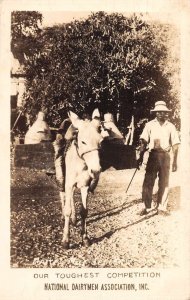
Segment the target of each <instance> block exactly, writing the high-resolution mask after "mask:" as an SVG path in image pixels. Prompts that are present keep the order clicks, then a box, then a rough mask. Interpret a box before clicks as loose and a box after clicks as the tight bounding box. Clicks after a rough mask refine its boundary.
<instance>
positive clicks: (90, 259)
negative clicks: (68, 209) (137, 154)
mask: <svg viewBox="0 0 190 300" xmlns="http://www.w3.org/2000/svg"><path fill="white" fill-rule="evenodd" d="M133 172H134V169H131V170H122V171H115V170H108V171H106V172H104V173H102V174H101V178H100V182H99V185H98V187H97V189H96V191H95V193H94V195H90V197H89V215H88V221H87V222H88V232H89V235H90V237H91V241H92V244H91V246H90V247H89V248H84V247H82V246H81V237H80V218H79V219H78V222H77V227H71V245H70V247H71V248H70V249H69V250H63V249H62V245H61V238H62V229H63V222H62V220H61V206H60V202H59V195H58V192H57V189H56V187H55V186H54V184H53V183H52V182H50V181H49V179H48V178H47V176H46V175H45V174H44V173H43V172H39V171H31V170H30V171H29V170H27V169H17V170H14V171H13V173H12V188H11V263H12V266H13V267H63V268H65V267H96V268H97V267H98V268H101V267H103V268H104V267H116V268H118V267H133V268H137V267H171V266H178V265H179V263H180V261H179V248H178V247H179V243H176V232H177V229H178V228H179V225H180V217H181V213H180V188H179V185H178V173H172V174H171V188H170V194H169V210H170V212H171V215H170V216H167V217H165V216H161V215H155V211H152V213H150V215H148V216H145V217H140V216H139V215H138V212H139V211H140V210H141V208H142V203H141V186H142V181H143V176H144V171H143V170H140V171H138V172H137V174H136V176H135V178H134V181H133V183H132V185H131V186H130V189H129V191H128V194H126V193H125V190H126V187H127V185H128V183H129V181H130V179H131V177H132V174H133ZM155 192H156V190H155ZM79 208H80V200H79V193H78V192H77V193H76V209H77V211H79Z"/></svg>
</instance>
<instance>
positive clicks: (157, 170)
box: [138, 101, 180, 216]
mask: <svg viewBox="0 0 190 300" xmlns="http://www.w3.org/2000/svg"><path fill="white" fill-rule="evenodd" d="M151 112H152V113H155V114H156V118H155V119H153V120H152V121H150V122H148V123H147V124H146V125H145V127H144V130H143V132H142V134H141V136H140V158H139V160H138V164H139V165H141V164H142V162H143V155H144V152H145V151H146V149H147V148H148V151H149V158H148V161H147V166H146V173H145V177H144V182H143V187H142V201H143V202H144V205H145V208H144V209H143V210H142V211H141V212H140V215H141V216H143V215H146V214H148V213H149V212H150V211H151V204H152V194H153V187H154V183H155V180H156V178H157V176H158V195H157V206H156V208H157V209H158V213H161V214H169V212H168V211H167V203H168V190H169V172H170V152H171V149H172V151H173V162H172V171H173V172H175V171H176V170H177V154H178V145H179V143H180V141H179V135H178V132H177V130H176V128H175V126H174V125H173V124H172V123H171V122H169V121H168V120H167V118H168V114H169V112H170V110H169V109H168V108H167V106H166V103H165V102H164V101H157V102H156V103H155V108H154V109H153V110H151Z"/></svg>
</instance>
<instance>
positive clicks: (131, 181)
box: [126, 168, 138, 193]
mask: <svg viewBox="0 0 190 300" xmlns="http://www.w3.org/2000/svg"><path fill="white" fill-rule="evenodd" d="M137 170H138V168H136V169H135V172H134V174H133V176H132V178H131V181H130V182H129V185H128V187H127V190H126V193H127V192H128V189H129V187H130V185H131V182H132V181H133V178H134V177H135V174H136V172H137Z"/></svg>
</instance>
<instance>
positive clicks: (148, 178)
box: [142, 150, 170, 208]
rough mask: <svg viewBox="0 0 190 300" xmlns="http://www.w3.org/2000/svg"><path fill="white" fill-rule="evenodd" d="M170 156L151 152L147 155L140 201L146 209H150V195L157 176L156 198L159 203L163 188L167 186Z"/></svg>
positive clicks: (159, 152) (165, 153)
mask: <svg viewBox="0 0 190 300" xmlns="http://www.w3.org/2000/svg"><path fill="white" fill-rule="evenodd" d="M169 171H170V155H169V153H168V152H164V151H162V152H161V151H154V150H153V151H151V152H150V154H149V158H148V162H147V166H146V173H145V178H144V182H143V188H142V201H143V202H144V203H145V207H146V208H151V202H152V193H153V187H154V183H155V180H156V178H157V176H158V198H157V203H158V204H159V203H161V201H162V196H163V194H164V191H165V188H166V187H168V185H169Z"/></svg>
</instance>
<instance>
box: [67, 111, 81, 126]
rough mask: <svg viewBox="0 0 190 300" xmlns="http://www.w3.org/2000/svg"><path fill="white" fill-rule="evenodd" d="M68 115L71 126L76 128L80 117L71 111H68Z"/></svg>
mask: <svg viewBox="0 0 190 300" xmlns="http://www.w3.org/2000/svg"><path fill="white" fill-rule="evenodd" d="M68 116H69V119H70V120H71V122H72V124H73V126H74V127H75V128H78V127H79V124H80V121H81V119H80V118H79V116H77V115H76V114H75V113H74V112H72V111H69V112H68Z"/></svg>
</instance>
